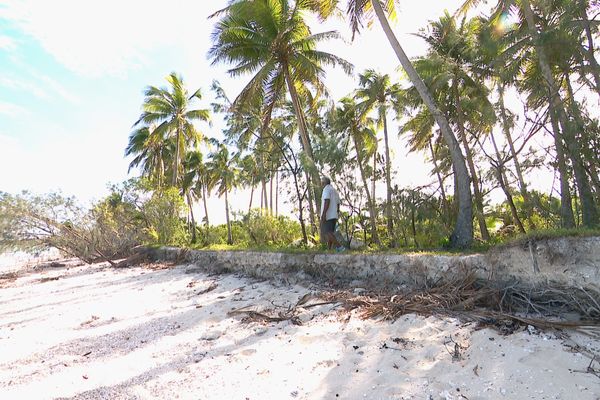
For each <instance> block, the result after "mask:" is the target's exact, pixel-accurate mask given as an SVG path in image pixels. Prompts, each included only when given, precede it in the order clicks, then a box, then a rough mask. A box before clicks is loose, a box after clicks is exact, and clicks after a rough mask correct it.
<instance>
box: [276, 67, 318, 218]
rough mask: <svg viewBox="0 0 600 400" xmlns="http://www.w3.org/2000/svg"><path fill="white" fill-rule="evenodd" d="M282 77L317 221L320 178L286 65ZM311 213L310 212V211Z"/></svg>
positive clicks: (294, 88) (304, 121) (302, 115)
mask: <svg viewBox="0 0 600 400" xmlns="http://www.w3.org/2000/svg"><path fill="white" fill-rule="evenodd" d="M283 68H284V75H285V81H286V84H287V87H288V91H289V92H290V97H291V98H292V106H293V108H294V113H295V114H296V120H297V122H298V131H299V132H300V140H301V142H302V148H303V149H304V152H305V153H306V156H307V157H308V159H309V161H310V163H311V164H312V165H310V167H309V170H310V176H311V179H312V183H313V185H312V192H313V194H314V202H315V207H314V210H316V212H317V219H318V218H320V215H319V213H320V211H321V205H320V204H319V199H320V198H321V188H320V187H318V185H319V183H320V182H321V178H320V177H319V173H318V171H317V170H316V168H315V157H314V155H313V150H312V146H311V144H310V138H309V136H308V131H307V128H306V120H305V118H304V113H303V112H302V107H301V105H300V99H299V97H298V93H297V92H296V87H295V86H294V82H293V81H292V77H291V75H290V70H289V66H288V65H284V67H283ZM308 190H311V186H309V188H308ZM311 212H312V211H311Z"/></svg>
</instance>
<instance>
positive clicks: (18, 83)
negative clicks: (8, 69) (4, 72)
mask: <svg viewBox="0 0 600 400" xmlns="http://www.w3.org/2000/svg"><path fill="white" fill-rule="evenodd" d="M0 86H4V87H5V88H8V89H14V90H22V91H26V92H28V93H31V94H33V95H34V96H35V97H37V98H40V99H48V98H50V96H49V95H48V93H46V91H44V90H43V89H42V88H40V87H39V86H38V85H36V84H35V83H32V82H26V81H23V80H20V79H12V78H9V77H6V76H0Z"/></svg>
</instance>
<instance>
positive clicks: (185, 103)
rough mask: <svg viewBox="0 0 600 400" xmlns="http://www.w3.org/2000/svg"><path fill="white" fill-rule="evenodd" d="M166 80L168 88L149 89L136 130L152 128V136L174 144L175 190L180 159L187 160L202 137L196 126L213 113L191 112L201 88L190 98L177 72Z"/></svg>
mask: <svg viewBox="0 0 600 400" xmlns="http://www.w3.org/2000/svg"><path fill="white" fill-rule="evenodd" d="M166 79H167V82H169V85H170V87H169V88H157V87H155V86H148V87H147V88H146V90H145V92H144V95H145V98H144V103H143V105H142V109H143V112H142V115H141V116H140V118H139V119H138V120H137V122H136V123H135V124H134V127H135V126H139V127H141V128H143V127H146V128H149V129H151V131H152V135H156V136H158V137H162V138H165V140H167V139H168V140H171V139H172V140H173V141H174V145H175V155H174V157H173V175H172V181H171V185H172V186H174V187H176V186H177V184H178V181H179V172H180V170H181V169H182V165H181V164H182V162H181V160H183V158H184V157H185V151H186V147H187V145H188V144H191V145H196V144H197V143H198V141H199V140H200V138H201V136H202V135H201V134H200V132H198V131H197V130H196V127H195V126H194V124H193V123H194V121H208V119H209V116H210V114H209V111H208V110H205V109H194V110H190V109H189V108H190V106H191V104H190V103H191V101H192V100H194V99H198V100H200V99H201V98H202V95H201V93H200V89H198V90H196V91H195V92H194V93H193V94H192V95H191V96H189V95H188V91H187V89H186V87H185V85H184V82H183V79H182V78H181V77H180V76H179V75H177V74H176V73H175V72H172V73H171V74H170V75H169V76H168V77H167V78H166Z"/></svg>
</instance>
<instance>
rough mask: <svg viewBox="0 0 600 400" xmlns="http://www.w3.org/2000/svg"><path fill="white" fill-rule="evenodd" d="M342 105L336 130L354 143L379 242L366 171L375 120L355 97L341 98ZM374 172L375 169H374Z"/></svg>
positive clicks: (373, 234) (373, 235)
mask: <svg viewBox="0 0 600 400" xmlns="http://www.w3.org/2000/svg"><path fill="white" fill-rule="evenodd" d="M340 103H341V106H340V107H338V108H337V109H336V110H335V125H336V130H338V131H339V132H343V133H345V134H346V135H347V136H348V137H349V138H350V139H351V140H352V143H353V144H354V150H355V152H356V162H357V164H358V169H359V171H360V177H361V180H362V183H363V190H364V191H365V195H366V196H367V203H368V205H369V218H370V221H371V238H372V240H373V242H374V243H379V236H378V234H377V211H376V205H375V199H374V198H373V193H372V191H370V190H369V184H368V183H367V174H366V171H365V166H366V162H367V161H366V160H368V157H369V156H370V155H371V154H372V153H373V151H375V149H376V143H377V140H376V139H375V131H374V129H373V125H374V121H372V120H371V119H370V118H368V117H367V116H366V115H365V114H364V113H361V112H360V109H359V108H358V106H357V104H356V102H355V101H354V99H352V98H349V97H345V98H343V99H341V100H340ZM373 172H374V171H373Z"/></svg>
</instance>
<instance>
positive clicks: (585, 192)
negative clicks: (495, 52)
mask: <svg viewBox="0 0 600 400" xmlns="http://www.w3.org/2000/svg"><path fill="white" fill-rule="evenodd" d="M521 4H522V6H523V13H524V14H525V20H526V21H527V27H528V30H529V34H530V35H531V37H532V39H533V42H534V45H535V50H536V55H537V59H538V62H539V65H540V69H541V72H542V76H543V77H544V81H545V84H546V86H547V87H548V91H549V97H550V107H551V108H552V109H553V110H554V112H556V116H557V118H558V123H559V125H560V127H561V130H562V139H563V140H564V142H565V143H566V147H567V150H568V152H569V155H570V158H571V161H572V162H573V172H574V175H575V183H576V185H577V190H578V192H579V198H580V201H581V213H582V219H583V225H584V226H586V227H588V228H592V227H595V226H596V225H598V212H597V209H596V205H595V202H594V197H593V195H592V192H591V190H590V185H589V180H588V178H587V175H586V172H585V168H584V166H583V160H582V159H581V149H580V147H579V142H578V140H577V138H576V137H575V134H574V132H573V125H572V124H571V122H570V121H569V119H568V117H567V113H566V111H565V107H564V103H563V100H562V99H561V96H560V91H559V88H558V85H557V84H556V81H555V79H554V75H553V74H552V70H551V69H550V64H549V62H548V58H547V57H546V53H545V51H544V48H543V47H542V46H541V44H540V37H539V33H538V31H537V28H536V26H535V21H534V14H533V10H532V8H531V4H530V2H529V0H521Z"/></svg>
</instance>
